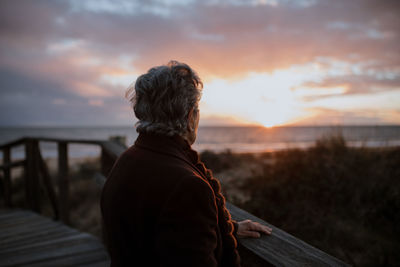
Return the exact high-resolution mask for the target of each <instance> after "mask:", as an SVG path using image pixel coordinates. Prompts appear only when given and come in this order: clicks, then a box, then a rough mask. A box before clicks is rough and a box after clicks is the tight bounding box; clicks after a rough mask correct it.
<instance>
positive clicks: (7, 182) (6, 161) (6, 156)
mask: <svg viewBox="0 0 400 267" xmlns="http://www.w3.org/2000/svg"><path fill="white" fill-rule="evenodd" d="M10 162H11V153H10V147H5V148H4V149H3V166H7V165H10ZM3 173H4V190H3V193H4V204H5V206H6V207H11V206H12V199H11V193H12V192H11V171H10V168H9V167H8V168H3Z"/></svg>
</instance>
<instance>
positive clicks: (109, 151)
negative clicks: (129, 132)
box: [101, 141, 126, 176]
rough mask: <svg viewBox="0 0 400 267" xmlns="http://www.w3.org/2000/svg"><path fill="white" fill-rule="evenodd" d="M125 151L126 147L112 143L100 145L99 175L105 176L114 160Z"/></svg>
mask: <svg viewBox="0 0 400 267" xmlns="http://www.w3.org/2000/svg"><path fill="white" fill-rule="evenodd" d="M125 150H126V146H124V145H122V144H120V143H117V142H113V141H104V142H102V143H101V173H102V174H103V175H104V176H107V175H108V174H109V173H110V171H111V168H112V167H113V165H114V163H115V160H116V159H117V158H118V157H119V156H120V155H121V154H122V153H123V152H124V151H125Z"/></svg>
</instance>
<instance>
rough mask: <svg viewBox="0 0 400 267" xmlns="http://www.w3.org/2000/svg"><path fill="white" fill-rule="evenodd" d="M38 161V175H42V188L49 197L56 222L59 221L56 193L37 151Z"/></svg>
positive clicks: (44, 163)
mask: <svg viewBox="0 0 400 267" xmlns="http://www.w3.org/2000/svg"><path fill="white" fill-rule="evenodd" d="M38 160H39V170H40V173H41V174H42V179H43V183H44V186H45V188H46V191H47V194H48V196H49V199H50V202H51V206H52V208H53V212H54V219H56V220H58V219H59V211H58V201H57V197H56V193H55V191H54V186H53V183H52V180H51V177H50V173H49V170H48V168H47V165H46V162H45V161H44V159H43V157H42V153H40V150H39V151H38Z"/></svg>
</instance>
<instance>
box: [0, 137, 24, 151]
mask: <svg viewBox="0 0 400 267" xmlns="http://www.w3.org/2000/svg"><path fill="white" fill-rule="evenodd" d="M26 139H27V138H26V137H22V138H19V139H16V140H14V141H11V142H8V143H5V144H1V145H0V150H2V149H4V148H7V147H10V148H11V147H14V146H19V145H22V144H24V143H25V141H26Z"/></svg>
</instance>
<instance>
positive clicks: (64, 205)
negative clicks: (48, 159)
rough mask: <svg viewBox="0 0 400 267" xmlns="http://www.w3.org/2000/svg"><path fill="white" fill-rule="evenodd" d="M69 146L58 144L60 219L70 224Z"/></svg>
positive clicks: (62, 143)
mask: <svg viewBox="0 0 400 267" xmlns="http://www.w3.org/2000/svg"><path fill="white" fill-rule="evenodd" d="M68 196H69V179H68V144H67V143H66V142H60V143H58V204H59V214H60V219H61V221H63V222H64V223H65V224H69V198H68Z"/></svg>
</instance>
